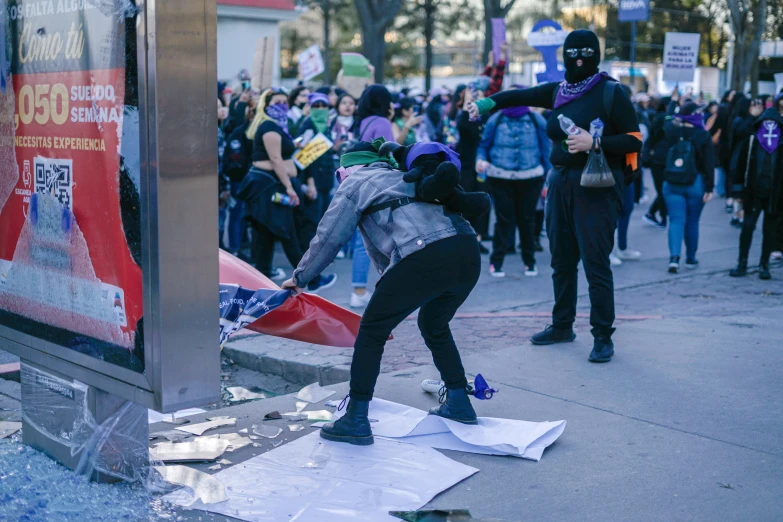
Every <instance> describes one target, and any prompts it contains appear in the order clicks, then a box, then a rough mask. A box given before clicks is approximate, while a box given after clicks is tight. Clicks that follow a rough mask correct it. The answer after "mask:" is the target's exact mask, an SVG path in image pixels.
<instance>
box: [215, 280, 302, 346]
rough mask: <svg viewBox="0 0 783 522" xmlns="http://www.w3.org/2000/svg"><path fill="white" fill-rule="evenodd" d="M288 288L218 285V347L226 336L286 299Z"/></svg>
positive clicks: (288, 292)
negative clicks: (254, 288) (249, 287)
mask: <svg viewBox="0 0 783 522" xmlns="http://www.w3.org/2000/svg"><path fill="white" fill-rule="evenodd" d="M291 295H293V294H292V292H291V291H290V290H270V289H267V288H262V289H260V290H247V289H246V288H242V287H241V286H239V285H225V284H221V285H220V305H219V306H220V347H221V348H223V346H224V345H225V344H226V341H228V338H229V337H231V336H232V335H234V334H235V333H237V332H238V331H239V330H241V329H242V328H244V327H245V326H247V325H249V324H251V323H253V322H255V321H256V319H258V318H260V317H262V316H264V315H266V314H268V313H269V312H271V311H272V310H274V309H275V308H277V307H278V306H280V305H281V304H283V303H284V302H285V301H286V299H288V298H289V297H291Z"/></svg>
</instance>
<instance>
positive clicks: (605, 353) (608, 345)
mask: <svg viewBox="0 0 783 522" xmlns="http://www.w3.org/2000/svg"><path fill="white" fill-rule="evenodd" d="M613 355H614V343H613V342H612V338H611V337H596V338H595V341H593V351H592V352H590V357H588V358H587V360H588V361H590V362H593V363H606V362H609V361H611V360H612V356H613Z"/></svg>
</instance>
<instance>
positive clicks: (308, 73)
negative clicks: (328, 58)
mask: <svg viewBox="0 0 783 522" xmlns="http://www.w3.org/2000/svg"><path fill="white" fill-rule="evenodd" d="M298 60H299V76H300V77H301V78H302V80H304V81H306V82H309V81H310V80H312V79H313V78H315V77H316V76H318V75H319V74H321V73H322V72H324V70H325V68H324V59H323V57H322V56H321V48H320V47H318V45H311V46H310V47H308V48H307V49H305V50H304V51H302V52H301V53H299V56H298Z"/></svg>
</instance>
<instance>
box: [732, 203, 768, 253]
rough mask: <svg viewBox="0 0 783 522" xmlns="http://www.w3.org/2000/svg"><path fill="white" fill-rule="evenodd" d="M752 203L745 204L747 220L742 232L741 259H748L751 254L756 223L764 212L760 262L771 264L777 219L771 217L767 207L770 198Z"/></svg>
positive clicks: (743, 224) (744, 222) (743, 223)
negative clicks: (770, 258) (770, 257)
mask: <svg viewBox="0 0 783 522" xmlns="http://www.w3.org/2000/svg"><path fill="white" fill-rule="evenodd" d="M749 203H751V204H750V205H747V206H745V220H744V221H743V222H742V232H741V233H740V255H739V257H740V261H743V260H744V261H746V262H747V260H748V255H749V254H750V245H751V243H752V242H753V232H754V231H755V230H756V223H757V222H758V220H759V216H761V213H762V212H764V226H763V228H762V232H761V233H762V236H761V259H760V260H759V264H761V265H767V264H769V256H770V254H772V244H773V242H774V241H775V233H776V230H775V226H776V224H777V220H776V219H774V218H771V217H770V216H769V213H768V212H767V209H768V208H769V199H766V198H765V199H757V200H756V201H753V202H749Z"/></svg>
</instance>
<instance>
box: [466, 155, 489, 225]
mask: <svg viewBox="0 0 783 522" xmlns="http://www.w3.org/2000/svg"><path fill="white" fill-rule="evenodd" d="M459 184H460V186H461V187H462V188H463V190H465V192H486V191H487V187H486V185H487V184H486V183H479V182H478V181H477V180H476V171H475V170H473V169H466V168H465V164H464V162H463V170H462V171H461V172H460V182H459ZM467 219H468V221H469V222H470V225H471V226H472V227H473V230H475V231H476V234H478V235H479V236H481V238H482V239H485V238H486V237H487V236H488V235H489V212H487V213H485V214H482V215H480V216H477V217H475V216H474V217H470V218H467Z"/></svg>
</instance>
